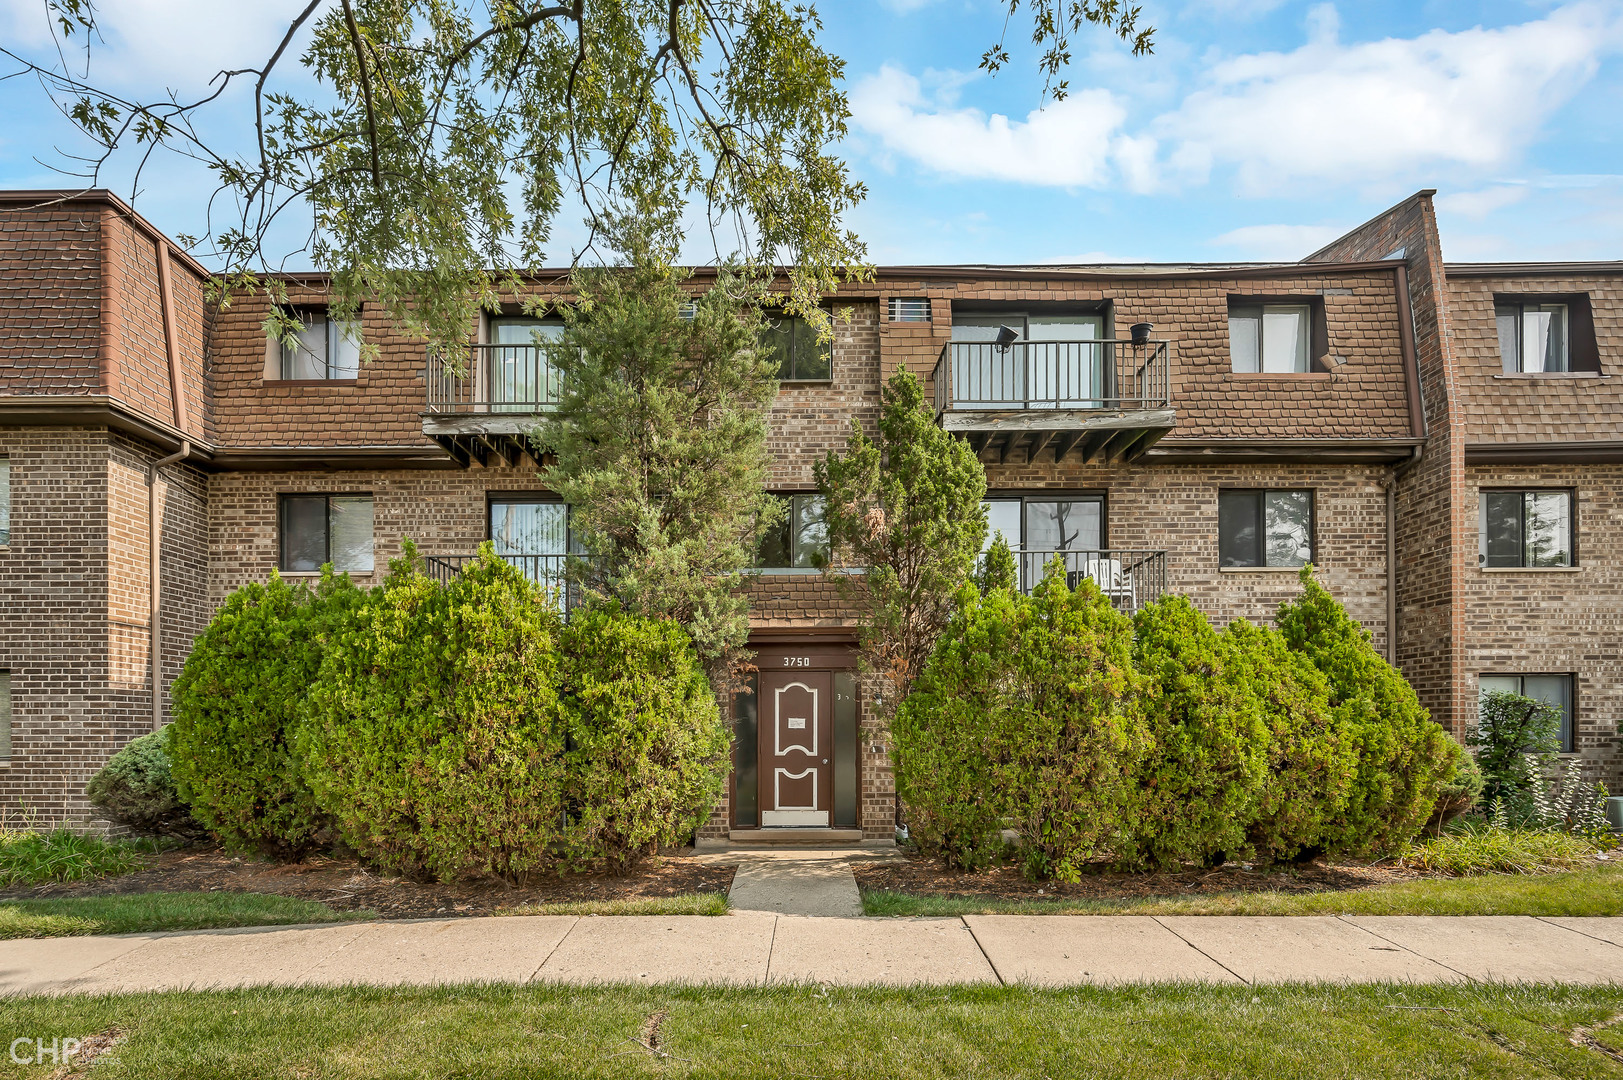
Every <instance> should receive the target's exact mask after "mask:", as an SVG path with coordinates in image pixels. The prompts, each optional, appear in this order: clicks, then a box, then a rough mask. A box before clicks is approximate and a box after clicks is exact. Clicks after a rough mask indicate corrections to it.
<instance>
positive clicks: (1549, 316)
mask: <svg viewBox="0 0 1623 1080" xmlns="http://www.w3.org/2000/svg"><path fill="white" fill-rule="evenodd" d="M1493 316H1494V322H1495V323H1497V324H1498V328H1499V357H1500V360H1501V361H1502V362H1503V365H1504V369H1505V371H1507V372H1545V373H1548V372H1559V371H1569V370H1571V367H1572V365H1571V345H1570V341H1571V332H1570V328H1569V325H1568V319H1567V305H1566V304H1533V303H1517V302H1507V301H1499V302H1497V303H1495V304H1494V305H1493Z"/></svg>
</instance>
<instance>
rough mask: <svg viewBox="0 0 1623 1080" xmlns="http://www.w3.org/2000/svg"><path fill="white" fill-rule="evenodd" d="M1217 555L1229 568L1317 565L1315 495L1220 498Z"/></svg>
mask: <svg viewBox="0 0 1623 1080" xmlns="http://www.w3.org/2000/svg"><path fill="white" fill-rule="evenodd" d="M1217 554H1218V562H1219V564H1220V565H1222V566H1227V567H1246V566H1254V567H1274V566H1277V567H1281V568H1284V567H1293V566H1302V565H1303V564H1305V563H1310V562H1312V561H1313V492H1312V491H1220V492H1218V493H1217Z"/></svg>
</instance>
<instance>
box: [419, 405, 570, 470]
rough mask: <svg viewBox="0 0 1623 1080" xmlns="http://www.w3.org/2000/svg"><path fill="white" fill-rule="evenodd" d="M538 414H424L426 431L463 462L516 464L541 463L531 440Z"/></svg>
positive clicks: (485, 464) (459, 461)
mask: <svg viewBox="0 0 1623 1080" xmlns="http://www.w3.org/2000/svg"><path fill="white" fill-rule="evenodd" d="M539 419H540V418H539V417H538V416H533V415H530V416H520V415H514V414H511V413H508V414H501V413H497V414H491V413H476V414H473V415H464V416H444V415H439V414H435V413H425V414H424V415H423V434H424V435H427V436H428V437H429V438H430V439H433V440H434V441H435V442H437V443H439V444H440V445H441V446H442V447H444V448H445V452H446V453H448V454H450V455H451V456H452V457H453V458H455V459H456V461H457V463H458V464H459V465H464V466H466V465H482V466H513V465H522V464H524V463H525V462H530V463H532V464H534V465H536V466H539V465H540V464H541V459H540V453H539V452H538V451H537V450H536V449H535V447H534V445H533V444H532V443H531V441H530V435H529V433H530V430H531V429H532V428H534V427H535V425H536V423H537V422H538V421H539Z"/></svg>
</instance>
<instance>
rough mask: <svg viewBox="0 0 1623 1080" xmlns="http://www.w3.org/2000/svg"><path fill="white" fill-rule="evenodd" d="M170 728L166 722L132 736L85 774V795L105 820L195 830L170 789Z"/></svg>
mask: <svg viewBox="0 0 1623 1080" xmlns="http://www.w3.org/2000/svg"><path fill="white" fill-rule="evenodd" d="M173 730H174V729H173V728H171V727H165V728H164V729H163V730H161V731H154V732H152V733H151V734H148V735H142V736H141V737H140V738H138V739H132V740H131V741H130V743H129V744H128V745H127V746H125V747H124V749H122V750H120V751H119V752H118V753H116V754H114V755H113V756H112V757H111V758H110V759H108V761H107V764H106V765H103V766H102V767H101V769H100V771H98V772H97V773H96V775H95V776H92V777H91V778H90V783H89V784H87V785H85V797H86V798H88V799H89V800H90V802H91V804H92V805H94V806H95V807H97V808H98V809H100V810H101V811H102V812H103V813H105V814H106V815H107V817H108V819H109V820H111V821H115V822H117V823H118V824H120V825H125V826H128V827H129V828H131V829H134V830H135V831H136V832H142V833H154V834H160V835H168V836H191V835H194V834H195V833H196V832H197V823H196V822H195V821H193V820H192V816H191V815H190V814H189V813H187V811H186V804H185V803H184V802H182V801H181V799H180V794H179V793H178V792H177V791H176V790H175V778H174V774H173V773H172V772H171V770H170V767H169V739H170V734H171V732H172V731H173Z"/></svg>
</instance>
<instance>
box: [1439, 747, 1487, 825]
mask: <svg viewBox="0 0 1623 1080" xmlns="http://www.w3.org/2000/svg"><path fill="white" fill-rule="evenodd" d="M1454 747H1455V749H1454V753H1453V759H1454V760H1453V769H1454V772H1453V775H1452V776H1450V777H1449V778H1448V779H1447V780H1445V781H1443V786H1442V787H1441V788H1439V789H1438V791H1437V805H1436V806H1435V807H1433V808H1432V811H1431V820H1430V821H1428V822H1427V823H1426V831H1427V832H1431V833H1437V832H1439V831H1440V830H1441V829H1442V827H1443V826H1444V825H1446V824H1448V823H1449V822H1450V821H1452V820H1454V819H1455V818H1457V817H1459V816H1460V815H1461V814H1463V813H1465V812H1466V811H1467V810H1470V809H1471V808H1472V807H1474V806H1476V804H1477V803H1478V802H1479V801H1481V798H1482V790H1483V787H1484V784H1485V781H1484V779H1483V776H1482V769H1481V768H1480V767H1479V766H1478V765H1477V760H1476V758H1475V757H1474V756H1473V755H1472V754H1471V753H1470V752H1469V751H1468V750H1466V749H1465V747H1463V746H1460V745H1459V744H1458V743H1456V744H1454Z"/></svg>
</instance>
